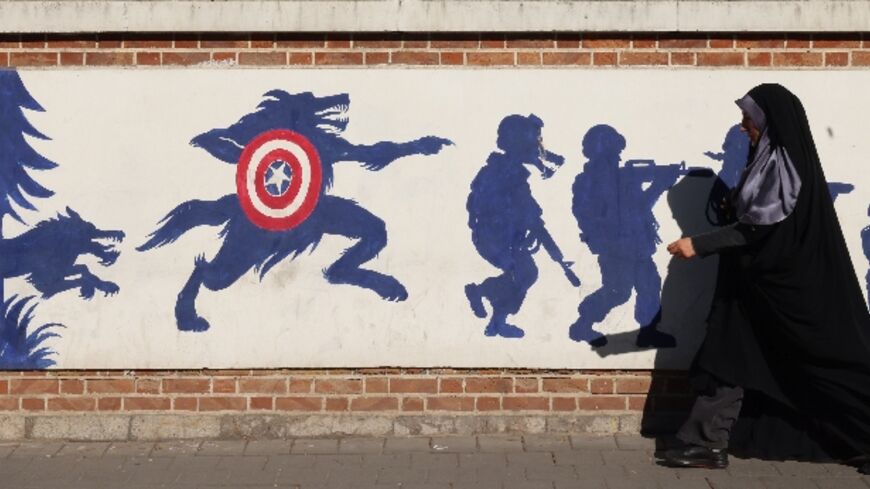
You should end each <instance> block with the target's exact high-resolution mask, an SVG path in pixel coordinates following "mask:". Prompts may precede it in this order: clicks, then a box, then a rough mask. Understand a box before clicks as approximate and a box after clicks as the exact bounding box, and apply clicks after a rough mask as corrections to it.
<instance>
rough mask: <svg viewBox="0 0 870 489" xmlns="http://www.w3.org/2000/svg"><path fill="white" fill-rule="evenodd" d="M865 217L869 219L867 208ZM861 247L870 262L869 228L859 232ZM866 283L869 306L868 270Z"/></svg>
mask: <svg viewBox="0 0 870 489" xmlns="http://www.w3.org/2000/svg"><path fill="white" fill-rule="evenodd" d="M867 216H868V217H870V207H868V208H867ZM861 247H862V248H864V257H865V258H867V261H870V226H866V227H865V228H864V229H862V230H861ZM864 280H865V281H866V282H867V303H868V304H870V270H868V271H867V275H865V276H864Z"/></svg>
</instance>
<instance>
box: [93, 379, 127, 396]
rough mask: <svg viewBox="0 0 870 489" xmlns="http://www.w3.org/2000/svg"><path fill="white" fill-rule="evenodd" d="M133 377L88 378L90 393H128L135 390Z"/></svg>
mask: <svg viewBox="0 0 870 489" xmlns="http://www.w3.org/2000/svg"><path fill="white" fill-rule="evenodd" d="M134 387H135V385H134V383H133V379H88V392H89V393H92V394H129V393H131V392H134V391H135V388H134Z"/></svg>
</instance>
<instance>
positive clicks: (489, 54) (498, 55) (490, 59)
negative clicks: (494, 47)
mask: <svg viewBox="0 0 870 489" xmlns="http://www.w3.org/2000/svg"><path fill="white" fill-rule="evenodd" d="M465 57H466V59H467V63H468V64H469V65H474V66H496V65H513V64H514V53H506V52H498V51H483V52H476V51H471V52H468V53H465Z"/></svg>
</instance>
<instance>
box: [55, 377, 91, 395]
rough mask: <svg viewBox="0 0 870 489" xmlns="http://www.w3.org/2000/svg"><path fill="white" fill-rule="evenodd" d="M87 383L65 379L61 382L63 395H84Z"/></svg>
mask: <svg viewBox="0 0 870 489" xmlns="http://www.w3.org/2000/svg"><path fill="white" fill-rule="evenodd" d="M84 392H85V383H84V382H83V381H81V380H79V379H63V380H61V381H60V393H61V394H84Z"/></svg>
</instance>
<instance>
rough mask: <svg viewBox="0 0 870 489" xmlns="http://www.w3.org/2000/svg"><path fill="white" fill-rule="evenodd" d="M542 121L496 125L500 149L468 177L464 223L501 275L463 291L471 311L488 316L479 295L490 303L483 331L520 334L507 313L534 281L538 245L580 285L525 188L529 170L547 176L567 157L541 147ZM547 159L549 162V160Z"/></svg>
mask: <svg viewBox="0 0 870 489" xmlns="http://www.w3.org/2000/svg"><path fill="white" fill-rule="evenodd" d="M543 127H544V122H543V121H542V120H541V119H539V118H538V117H537V116H535V115H534V114H531V115H529V116H522V115H509V116H507V117H505V118H504V119H502V121H501V123H500V124H499V126H498V139H497V141H496V146H498V151H495V152H492V153H490V155H489V157H488V158H487V160H486V165H484V166H483V168H481V169H480V171H479V172H478V173H477V176H475V177H474V181H472V182H471V194H469V196H468V201H467V204H466V208H467V209H468V227H470V228H471V239H472V241H473V242H474V247H475V249H476V250H477V252H478V253H479V254H480V256H481V257H482V258H483V259H484V260H486V261H487V262H489V263H490V264H491V265H493V266H494V267H496V268H498V269H499V270H501V272H502V273H501V274H499V275H498V276H495V277H490V278H488V279H486V280H484V281H483V282H481V283H479V284H477V283H470V284H468V285H466V286H465V295H466V297H467V298H468V303H469V304H470V305H471V310H472V311H474V315H475V316H477V317H479V318H485V317H486V316H487V312H486V309H485V308H484V303H483V300H484V299H486V301H487V302H489V304H490V306H491V307H492V313H491V316H490V320H489V323H488V324H487V325H486V329H485V330H484V334H485V335H486V336H501V337H504V338H522V337H523V336H525V332H524V331H523V329H522V328H520V327H519V326H515V325H512V324H508V322H507V317H508V316H509V315H511V314H516V313H517V312H519V310H520V307H521V306H522V305H523V301H524V300H525V298H526V293H527V292H528V290H529V289H530V288H531V287H532V285H534V284H535V281H537V280H538V269H537V267H536V265H535V261H534V260H533V259H532V255H533V254H534V253H535V252H537V251H538V249H540V248H541V247H543V248H544V251H546V252H547V254H548V255H549V256H550V258H551V259H552V260H553V261H555V262H556V263H557V264H558V265H559V266H560V267H562V269H563V270H564V272H565V277H567V279H568V282H570V283H571V285H573V286H574V287H579V286H580V279H579V278H577V276H576V275H575V274H574V272H573V271H572V270H571V265H572V263H571V262H567V261H565V259H564V257H563V256H562V251H561V250H560V249H559V246H558V245H556V242H555V241H554V240H553V237H552V236H551V235H550V233H549V232H547V228H546V227H545V225H544V220H543V218H542V214H543V211H542V210H541V207H540V206H539V205H538V203H537V202H536V201H535V198H534V197H533V196H532V189H531V187H529V183H528V179H529V177H530V176H531V172H529V170H528V169H526V167H525V165H529V166H532V167H533V168H535V169H537V170H538V171H539V172H540V174H541V177H542V178H550V177H551V176H553V174H554V173H555V171H556V168H558V167H560V166H562V164H563V163H564V162H565V158H563V157H562V156H560V155H557V154H555V153H551V152H549V151H547V150H545V149H544V147H543V146H542V138H541V129H542V128H543ZM547 163H550V165H547Z"/></svg>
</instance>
